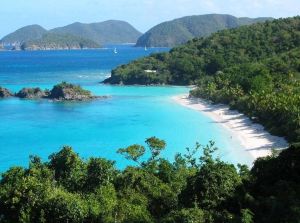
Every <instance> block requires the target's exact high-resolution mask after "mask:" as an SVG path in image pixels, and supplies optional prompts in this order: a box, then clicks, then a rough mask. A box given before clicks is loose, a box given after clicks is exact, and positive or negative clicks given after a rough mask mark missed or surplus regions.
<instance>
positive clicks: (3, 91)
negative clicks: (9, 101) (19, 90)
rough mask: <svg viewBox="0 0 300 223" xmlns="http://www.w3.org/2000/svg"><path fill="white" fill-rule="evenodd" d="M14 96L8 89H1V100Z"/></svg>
mask: <svg viewBox="0 0 300 223" xmlns="http://www.w3.org/2000/svg"><path fill="white" fill-rule="evenodd" d="M12 95H13V94H12V93H11V92H10V91H9V90H8V89H6V88H3V87H0V98H7V97H10V96H12Z"/></svg>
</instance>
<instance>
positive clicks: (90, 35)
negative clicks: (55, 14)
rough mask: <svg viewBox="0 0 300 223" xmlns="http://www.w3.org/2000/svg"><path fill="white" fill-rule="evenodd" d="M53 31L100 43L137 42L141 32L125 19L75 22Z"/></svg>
mask: <svg viewBox="0 0 300 223" xmlns="http://www.w3.org/2000/svg"><path fill="white" fill-rule="evenodd" d="M50 32H52V33H66V34H71V35H74V36H79V37H83V38H87V39H91V40H93V41H94V42H96V43H98V44H109V43H135V42H136V41H137V39H138V38H139V37H140V35H141V33H140V32H139V31H137V30H136V29H135V28H134V27H133V26H131V25H130V24H129V23H127V22H124V21H117V20H108V21H105V22H99V23H91V24H84V23H79V22H76V23H73V24H71V25H68V26H64V27H60V28H55V29H52V30H50Z"/></svg>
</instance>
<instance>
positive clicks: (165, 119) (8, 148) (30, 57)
mask: <svg viewBox="0 0 300 223" xmlns="http://www.w3.org/2000/svg"><path fill="white" fill-rule="evenodd" d="M114 47H117V50H118V53H117V54H115V53H114V52H113V49H114ZM168 50H169V49H167V48H149V49H148V50H147V51H145V50H144V48H136V47H132V46H127V45H122V46H107V47H106V48H104V49H99V50H82V51H80V50H78V51H76V50H74V51H26V52H23V51H11V52H0V86H2V87H7V88H9V89H10V90H11V91H13V92H16V91H19V90H20V89H21V88H23V87H40V88H43V89H46V88H47V89H51V88H52V86H53V85H55V84H57V83H59V82H61V81H67V82H71V83H74V84H80V85H81V86H82V87H83V88H85V89H88V90H90V91H92V93H93V94H94V95H107V96H110V97H109V98H108V99H103V100H94V101H87V102H52V101H48V100H24V99H17V98H8V99H1V100H0V172H3V171H5V170H7V169H8V168H9V167H12V166H24V167H26V166H27V165H28V161H29V156H30V155H38V156H40V157H41V158H42V159H43V160H47V157H48V156H49V155H50V154H51V153H53V152H57V151H59V149H60V148H61V147H62V146H64V145H69V146H72V147H73V148H74V150H75V151H76V152H77V153H79V154H80V156H81V157H83V158H86V159H87V158H89V157H91V156H96V157H104V158H107V159H112V160H115V161H116V165H117V167H119V168H125V167H126V166H127V165H130V164H132V163H131V162H130V161H128V160H126V159H125V158H123V157H122V156H121V155H119V154H117V153H116V151H117V149H119V148H124V147H127V146H129V145H131V144H136V143H137V144H143V145H144V144H145V143H144V141H145V139H146V138H148V137H151V136H156V137H159V138H161V139H164V140H165V141H166V143H167V148H166V150H165V151H163V153H162V156H163V157H164V158H167V159H169V160H171V161H172V160H173V159H174V156H175V155H176V154H177V153H182V154H184V153H185V152H186V148H187V147H190V148H193V147H194V146H195V143H196V142H199V143H200V144H202V145H206V144H208V142H209V141H210V140H213V141H215V142H216V145H217V147H219V150H218V151H217V152H216V154H215V155H216V156H218V157H220V158H221V159H222V160H225V161H228V162H232V163H234V164H237V163H242V164H248V165H251V163H252V161H253V158H252V157H251V156H250V155H249V154H248V152H246V151H243V149H242V146H241V145H240V144H239V141H238V140H236V139H232V138H231V136H230V132H229V131H228V130H226V129H224V128H222V126H220V125H219V124H217V123H215V122H214V121H213V120H211V119H210V118H209V117H207V116H205V115H203V114H201V113H199V112H197V111H194V110H191V109H189V108H186V107H183V106H181V105H179V104H177V103H176V102H175V101H174V100H173V99H172V97H173V96H175V95H179V94H185V93H188V92H189V90H190V89H189V88H188V87H180V86H110V85H103V84H100V82H101V81H102V80H104V79H105V78H107V77H109V76H110V72H111V69H112V68H114V67H116V66H118V65H121V64H126V63H128V62H130V61H132V60H135V59H137V58H141V57H143V56H147V55H149V54H151V53H156V52H163V51H168Z"/></svg>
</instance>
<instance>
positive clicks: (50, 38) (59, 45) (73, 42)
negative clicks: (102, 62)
mask: <svg viewBox="0 0 300 223" xmlns="http://www.w3.org/2000/svg"><path fill="white" fill-rule="evenodd" d="M99 47H100V45H99V44H98V43H95V42H94V41H92V40H89V39H84V38H81V37H77V36H73V35H70V34H56V33H47V34H45V35H43V36H42V38H40V39H37V40H30V41H27V42H24V43H23V44H22V45H21V46H20V48H21V49H22V50H64V49H67V50H69V49H85V48H99Z"/></svg>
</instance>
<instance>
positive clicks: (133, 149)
mask: <svg viewBox="0 0 300 223" xmlns="http://www.w3.org/2000/svg"><path fill="white" fill-rule="evenodd" d="M145 151H146V149H145V147H144V146H141V145H137V144H135V145H131V146H129V147H127V148H121V149H119V150H118V153H120V154H122V155H124V156H125V158H126V159H130V160H133V161H135V162H139V159H140V157H141V156H143V155H144V154H145Z"/></svg>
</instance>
